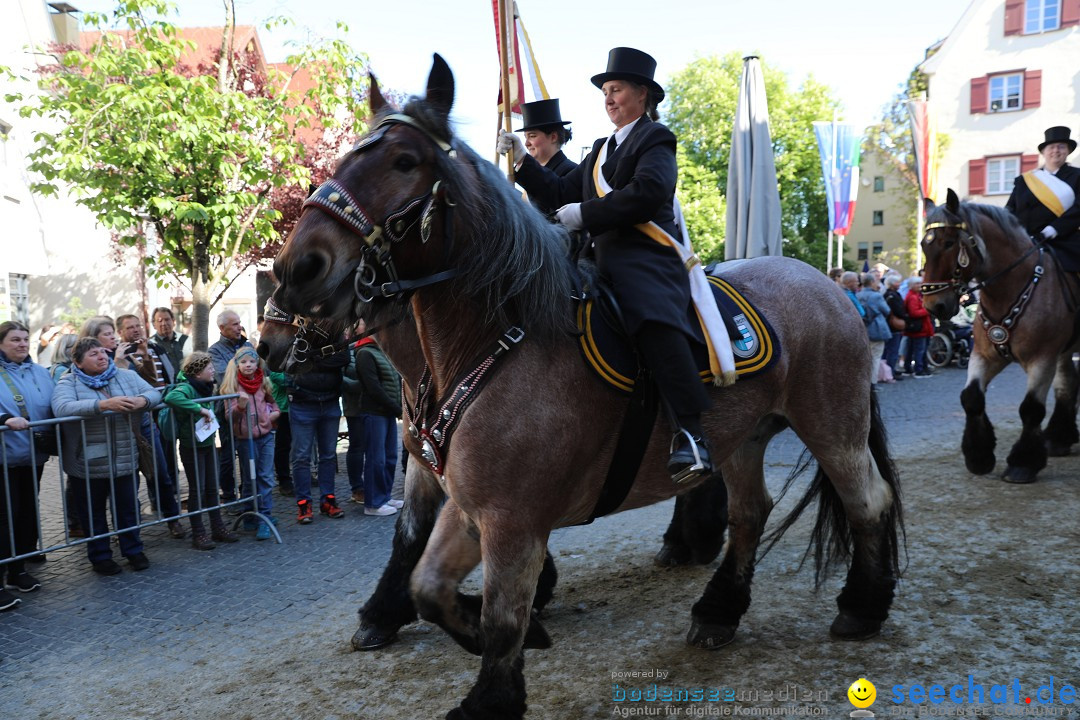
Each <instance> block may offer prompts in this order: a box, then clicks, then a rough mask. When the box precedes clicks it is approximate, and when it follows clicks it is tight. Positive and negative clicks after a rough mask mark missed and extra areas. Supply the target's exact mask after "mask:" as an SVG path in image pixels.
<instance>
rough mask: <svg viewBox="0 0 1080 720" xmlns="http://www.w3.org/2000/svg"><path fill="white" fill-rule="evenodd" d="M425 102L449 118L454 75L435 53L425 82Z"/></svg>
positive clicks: (452, 99)
mask: <svg viewBox="0 0 1080 720" xmlns="http://www.w3.org/2000/svg"><path fill="white" fill-rule="evenodd" d="M427 101H428V103H430V104H431V105H433V106H434V107H435V109H437V110H439V111H441V112H442V113H443V115H446V116H448V117H449V115H450V106H451V105H453V104H454V73H453V72H451V71H450V66H449V65H447V64H446V61H445V60H443V59H442V56H441V55H439V53H435V55H434V57H433V58H432V63H431V73H430V74H429V75H428V81H427Z"/></svg>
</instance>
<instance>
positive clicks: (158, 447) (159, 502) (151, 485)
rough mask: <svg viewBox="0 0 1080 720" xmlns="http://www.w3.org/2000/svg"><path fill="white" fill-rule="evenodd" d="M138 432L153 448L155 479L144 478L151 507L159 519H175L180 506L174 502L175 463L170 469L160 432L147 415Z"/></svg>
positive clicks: (144, 416)
mask: <svg viewBox="0 0 1080 720" xmlns="http://www.w3.org/2000/svg"><path fill="white" fill-rule="evenodd" d="M139 430H140V432H141V433H142V436H143V438H145V439H146V441H147V442H148V443H150V444H151V445H153V448H154V466H155V467H156V468H157V478H152V477H148V478H146V493H147V495H149V496H150V503H151V506H152V507H153V508H154V509H155V510H157V511H159V512H160V513H161V517H176V516H177V515H179V514H180V505H179V503H177V502H176V470H175V467H176V461H175V459H174V460H173V463H172V465H173V469H170V467H169V462H168V460H167V459H166V457H165V442H164V440H162V438H161V431H160V430H158V426H157V423H154V422H151V421H150V414H149V413H146V414H144V415H143V419H142V425H141V426H140V428H139Z"/></svg>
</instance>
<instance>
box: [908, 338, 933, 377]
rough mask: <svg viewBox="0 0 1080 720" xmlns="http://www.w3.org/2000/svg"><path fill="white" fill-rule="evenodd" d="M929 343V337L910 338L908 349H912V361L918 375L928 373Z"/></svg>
mask: <svg viewBox="0 0 1080 720" xmlns="http://www.w3.org/2000/svg"><path fill="white" fill-rule="evenodd" d="M929 342H930V338H929V337H913V338H909V342H908V347H909V348H911V359H912V360H913V361H914V362H915V372H917V373H921V372H925V371H926V345H927V343H929Z"/></svg>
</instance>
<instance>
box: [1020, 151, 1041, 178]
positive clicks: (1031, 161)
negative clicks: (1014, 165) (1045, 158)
mask: <svg viewBox="0 0 1080 720" xmlns="http://www.w3.org/2000/svg"><path fill="white" fill-rule="evenodd" d="M1037 167H1039V156H1038V155H1021V156H1020V173H1021V174H1023V173H1026V172H1027V171H1029V170H1034V169H1035V168H1037Z"/></svg>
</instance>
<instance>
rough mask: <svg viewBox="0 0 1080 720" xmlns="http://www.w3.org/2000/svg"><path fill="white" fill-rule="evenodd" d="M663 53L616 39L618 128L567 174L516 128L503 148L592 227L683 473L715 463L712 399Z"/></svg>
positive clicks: (542, 194) (523, 172)
mask: <svg viewBox="0 0 1080 720" xmlns="http://www.w3.org/2000/svg"><path fill="white" fill-rule="evenodd" d="M655 71H656V61H655V60H654V59H653V58H652V57H651V56H650V55H648V54H646V53H644V52H642V51H640V50H635V49H633V48H625V47H620V48H614V49H613V50H611V52H610V53H609V54H608V64H607V70H606V71H605V72H603V73H600V74H598V75H594V76H593V78H592V83H593V85H595V86H596V87H598V88H600V89H601V90H602V91H603V93H604V108H605V110H606V111H607V115H608V118H609V119H610V120H611V122H612V124H613V125H614V126H615V131H614V134H613V135H611V136H610V137H604V138H600V139H598V140H597V141H596V142H595V143H593V147H592V151H591V152H590V153H589V155H588V156H587V157H586V158H585V160H584V162H582V164H581V165H579V166H578V167H576V168H574V169H573V170H572V171H570V172H569V173H568V174H566V175H564V176H562V177H560V176H559V175H557V174H556V173H554V172H551V171H550V170H549V169H548V168H546V167H544V166H543V165H541V164H540V163H538V162H537V161H536V160H535V159H534V158H532V157H530V156H527V155H525V153H524V148H523V147H522V145H521V141H520V140H519V139H518V137H517V136H516V135H514V134H513V133H507V132H503V133H501V134H500V136H499V143H498V146H497V147H498V150H499V152H502V153H505V152H507V151H509V150H510V149H511V148H513V150H514V157H515V159H516V158H520V164H519V166H518V171H517V182H518V184H519V185H521V186H522V187H523V188H525V190H526V191H527V192H528V193H529V196H530V197H531V198H532V199H534V200H535V201H537V202H539V203H541V204H543V205H546V206H548V207H557V208H559V210H558V212H557V213H556V216H557V218H558V220H559V222H560V223H562V224H563V225H565V226H566V227H567V228H568V229H570V230H582V229H584V230H586V231H588V232H589V234H590V235H591V236H592V240H593V245H594V252H595V257H596V265H597V269H598V270H599V271H600V273H601V274H602V275H605V276H606V277H607V278H608V279H609V280H610V281H611V284H612V289H613V292H614V294H615V297H616V299H617V300H618V302H619V304H620V307H621V309H622V312H623V316H624V321H625V323H626V330H627V331H628V332H629V333H630V335H631V337H632V338H633V340H634V344H635V345H636V346H637V349H638V352H639V353H641V356H642V358H643V360H644V363H645V365H646V366H647V367H648V368H649V370H650V371H651V372H652V374H653V377H654V379H655V381H656V384H657V386H658V387H659V389H660V394H661V396H662V397H663V399H664V401H665V404H666V406H667V409H668V411H669V412H668V414H669V417H671V419H672V424H673V425H674V428H673V429H674V430H675V437H674V439H673V442H672V453H671V457H670V458H669V460H668V472H669V473H670V474H671V476H672V478H673V479H674V480H676V481H677V482H683V481H686V480H690V479H692V478H695V477H699V476H701V475H708V474H711V472H712V462H711V459H710V457H709V452H708V449H707V447H706V444H705V440H704V437H705V436H704V431H703V429H702V427H701V412H702V411H703V410H704V409H705V408H707V407H708V406H709V396H708V393H707V392H706V391H705V387H704V385H703V384H702V381H701V377H700V376H699V374H698V370H697V367H696V365H695V363H694V359H693V355H692V353H691V346H690V343H691V340H692V339H693V338H695V337H696V335H695V331H694V328H693V327H692V326H691V325H690V313H689V310H690V301H691V295H690V281H689V278H688V276H687V270H686V268H685V267H684V266H683V263H682V260H681V259H680V257H679V254H678V253H677V252H676V250H675V249H674V248H673V246H671V245H670V242H671V241H672V238H674V237H677V233H678V231H677V229H676V226H675V214H674V207H673V203H674V198H675V185H676V183H677V180H678V167H677V165H676V162H675V147H676V140H675V135H674V134H672V132H671V131H670V130H669V129H668V128H667V127H665V126H664V125H661V124H660V123H659V122H656V120H658V119H659V115H658V114H657V112H656V106H657V104H658V103H660V101H662V100H663V99H664V89H663V88H662V87H661V86H660V85H659V83H657V82H656V81H655V80H654V79H653V74H654V73H655Z"/></svg>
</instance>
